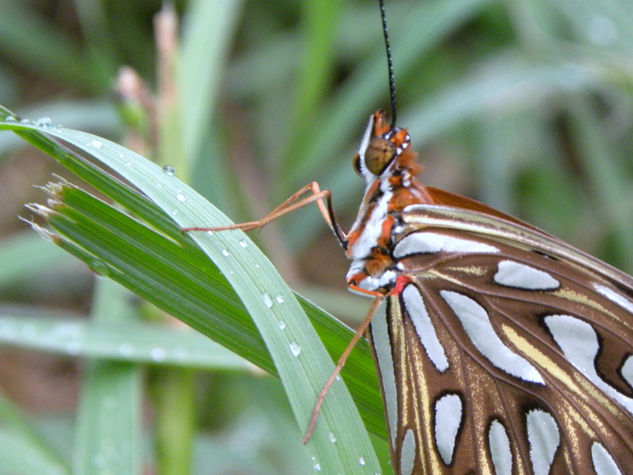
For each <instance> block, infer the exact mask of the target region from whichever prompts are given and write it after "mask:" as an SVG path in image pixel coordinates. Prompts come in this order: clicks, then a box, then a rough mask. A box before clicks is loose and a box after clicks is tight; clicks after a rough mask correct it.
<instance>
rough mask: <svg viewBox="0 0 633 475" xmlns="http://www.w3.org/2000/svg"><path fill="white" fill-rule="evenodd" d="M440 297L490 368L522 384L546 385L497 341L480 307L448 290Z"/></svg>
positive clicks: (530, 366)
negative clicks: (517, 379)
mask: <svg viewBox="0 0 633 475" xmlns="http://www.w3.org/2000/svg"><path fill="white" fill-rule="evenodd" d="M440 295H441V296H442V298H443V299H444V300H445V301H446V303H447V304H448V305H449V306H450V307H451V309H452V310H453V312H455V315H457V317H458V318H459V320H460V322H461V324H462V326H463V327H464V330H465V331H466V333H467V334H468V336H469V337H470V339H471V340H472V342H473V344H474V345H475V347H476V348H477V349H478V350H479V351H480V352H481V354H482V355H484V356H485V357H486V358H488V360H490V362H491V363H492V364H493V365H495V366H496V367H497V368H499V369H502V370H503V371H505V372H506V373H508V374H511V375H514V376H516V377H518V378H521V379H523V380H525V381H530V382H532V383H539V384H545V381H543V378H542V377H541V374H540V373H539V372H538V370H537V369H536V368H535V367H534V366H532V365H531V364H530V363H529V362H528V361H527V360H526V359H525V358H523V357H522V356H520V355H518V354H517V353H515V352H514V351H512V350H511V349H510V348H508V347H507V346H506V345H505V343H504V342H503V341H502V340H501V338H499V336H498V335H497V333H496V332H495V330H494V328H493V327H492V324H491V323H490V316H489V315H488V313H487V312H486V310H485V309H484V308H483V307H482V306H481V305H479V304H478V303H477V302H475V301H474V300H473V299H471V298H469V297H466V296H465V295H462V294H459V293H457V292H453V291H450V290H442V291H440Z"/></svg>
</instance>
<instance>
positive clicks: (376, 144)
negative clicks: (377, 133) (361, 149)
mask: <svg viewBox="0 0 633 475" xmlns="http://www.w3.org/2000/svg"><path fill="white" fill-rule="evenodd" d="M395 156H396V146H395V145H394V144H393V143H392V142H390V141H389V140H387V139H384V138H382V137H376V138H374V139H373V140H372V141H371V142H369V146H368V147H367V150H366V151H365V166H366V167H367V169H368V170H369V171H370V172H372V173H373V174H374V175H380V174H381V173H382V172H383V171H384V170H385V168H387V166H388V165H389V164H390V163H391V161H392V160H393V158H394V157H395Z"/></svg>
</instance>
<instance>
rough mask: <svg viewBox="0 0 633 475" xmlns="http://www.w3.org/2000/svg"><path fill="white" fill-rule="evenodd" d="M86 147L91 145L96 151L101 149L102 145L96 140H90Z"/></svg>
mask: <svg viewBox="0 0 633 475" xmlns="http://www.w3.org/2000/svg"><path fill="white" fill-rule="evenodd" d="M88 145H91V146H93V147H94V148H97V149H100V148H101V147H103V144H102V143H101V142H99V141H98V140H96V139H92V140H91V141H90V143H89V144H88Z"/></svg>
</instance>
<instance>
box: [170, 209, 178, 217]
mask: <svg viewBox="0 0 633 475" xmlns="http://www.w3.org/2000/svg"><path fill="white" fill-rule="evenodd" d="M169 214H170V215H172V216H176V215H177V214H178V210H177V209H172V210H171V211H170V212H169Z"/></svg>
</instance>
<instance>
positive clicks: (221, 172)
mask: <svg viewBox="0 0 633 475" xmlns="http://www.w3.org/2000/svg"><path fill="white" fill-rule="evenodd" d="M174 7H175V11H176V12H177V15H178V18H179V20H178V30H179V31H178V33H177V38H178V39H179V41H178V42H177V43H176V44H175V45H174V46H175V48H176V54H175V62H174V64H173V65H171V67H173V77H174V78H175V82H176V87H177V89H178V91H179V94H180V97H179V101H180V102H179V103H180V104H181V110H180V112H181V114H182V117H183V122H185V123H189V122H190V123H193V124H195V126H193V127H188V129H187V130H189V131H191V132H189V135H186V136H184V138H183V142H182V143H181V144H180V147H179V148H178V149H177V150H175V151H174V153H172V154H170V153H166V152H165V148H164V147H163V148H162V149H161V150H162V153H160V154H157V153H152V152H153V151H154V149H155V148H156V149H158V148H159V147H155V148H154V147H153V145H155V142H159V141H161V140H165V137H168V136H169V135H170V133H172V132H173V129H174V128H175V127H178V126H179V124H171V125H170V124H168V123H167V124H166V123H163V124H162V126H161V127H159V128H158V129H155V128H153V124H152V122H151V120H150V119H151V115H150V116H149V117H150V118H149V119H148V116H146V115H144V114H145V112H147V111H146V110H145V111H143V110H141V111H140V112H139V111H138V110H137V109H135V108H134V106H133V105H132V106H130V104H129V103H126V102H125V101H122V97H121V94H115V93H114V92H113V91H114V90H115V85H116V78H117V76H118V75H119V71H120V68H121V67H122V66H129V67H131V68H133V70H135V71H136V72H137V73H138V75H139V76H140V78H142V80H143V81H144V83H145V86H146V87H147V90H148V91H149V92H151V93H152V94H154V93H156V92H157V91H161V94H162V97H163V98H164V97H165V91H169V84H165V83H164V82H161V81H164V80H165V78H166V77H167V78H169V77H170V75H169V74H164V72H159V73H158V74H157V69H159V65H160V66H161V67H163V68H164V67H165V64H161V63H160V61H157V57H158V56H157V53H156V41H155V36H154V31H155V30H154V16H155V15H156V13H157V12H158V11H159V10H160V8H161V2H159V1H153V0H135V1H132V0H126V1H124V0H111V1H94V0H92V1H91V0H75V1H70V0H68V1H45V0H40V1H38V0H31V1H18V0H13V1H11V0H0V11H1V12H2V13H1V14H0V103H2V104H4V105H6V106H7V107H9V108H11V109H13V110H14V111H15V112H17V113H18V114H19V115H20V116H22V117H28V118H30V119H37V118H43V117H50V118H51V119H52V120H53V121H54V122H55V123H59V124H62V125H64V126H66V127H72V128H77V129H81V130H87V131H91V132H94V133H97V134H99V135H102V136H105V137H109V138H112V139H113V140H115V141H119V142H125V143H126V144H127V146H134V144H138V143H141V144H149V146H148V147H147V148H146V149H145V150H144V154H145V155H146V156H149V155H153V158H154V159H155V160H156V161H158V162H159V163H161V164H162V165H170V166H173V167H174V168H175V170H176V174H177V176H178V177H179V178H181V179H185V180H188V181H189V182H190V183H191V184H192V185H193V186H194V187H195V188H196V189H197V190H199V191H200V192H201V193H203V194H204V195H205V196H206V197H207V198H209V200H210V201H212V202H213V203H214V204H215V205H217V206H218V207H219V208H220V209H222V210H224V211H225V212H226V213H227V214H228V215H229V216H231V218H232V219H233V220H235V221H244V220H250V219H254V218H257V217H261V216H263V215H264V214H266V213H267V212H268V211H269V210H271V209H272V208H274V207H275V206H276V205H277V204H279V203H280V202H281V201H283V199H285V198H286V197H288V196H289V195H290V194H292V193H293V192H294V191H296V190H297V189H298V188H299V187H301V186H303V185H305V184H306V183H309V182H310V181H313V180H316V181H318V182H319V183H320V184H321V187H322V188H329V189H331V190H332V191H333V196H334V206H335V209H336V211H337V214H338V216H339V217H340V219H341V221H342V222H343V223H344V225H345V226H348V225H349V224H350V223H351V221H352V220H353V218H354V216H355V213H356V209H357V206H358V203H359V200H360V197H361V194H362V189H363V183H362V180H360V179H359V178H358V177H357V176H356V175H355V174H354V172H353V171H352V168H351V158H352V156H353V153H354V150H355V148H356V146H357V143H358V140H359V138H360V135H361V133H362V130H363V128H364V126H365V123H366V120H367V118H368V116H369V114H370V113H372V112H373V111H374V110H375V109H377V108H379V107H385V108H387V107H388V104H389V101H388V90H387V74H386V69H387V67H386V62H385V57H384V51H383V43H382V36H381V35H382V33H381V27H380V18H379V14H378V8H377V2H376V1H372V0H363V1H361V0H344V1H343V0H331V1H329V0H305V1H294V0H278V1H273V0H250V1H248V0H244V1H239V0H223V1H220V0H208V1H204V0H199V1H197V2H195V1H190V2H185V1H177V2H174ZM387 12H388V18H389V26H390V32H391V43H392V50H393V56H394V67H395V72H396V83H397V90H398V103H399V114H398V121H399V125H400V126H401V127H406V128H408V129H409V132H410V133H411V135H412V140H413V146H414V148H415V149H416V150H417V151H418V152H419V153H420V160H421V162H422V163H423V164H424V167H425V170H424V172H423V174H422V176H421V180H422V181H423V182H424V183H426V184H429V185H432V186H434V187H438V188H442V189H446V190H449V191H452V192H455V193H460V194H464V195H466V196H469V197H472V198H475V199H478V200H480V201H483V202H485V203H486V204H488V205H491V206H494V207H497V208H499V209H501V210H503V211H505V212H508V213H511V214H514V215H516V216H518V217H520V218H522V219H524V220H526V221H529V222H531V223H532V224H534V225H537V226H539V227H542V228H543V229H545V230H547V231H549V232H551V233H553V234H555V235H557V236H559V237H561V238H563V239H565V240H566V241H569V242H570V243H572V244H574V245H575V246H577V247H579V248H581V249H583V250H585V251H588V252H590V253H592V254H594V255H597V256H598V257H600V258H602V259H604V260H606V261H607V262H609V263H611V264H613V265H615V266H617V267H619V268H621V269H623V270H625V271H627V272H633V246H631V243H632V242H633V196H632V184H633V164H632V163H631V159H630V156H631V149H632V148H633V141H632V139H631V137H632V136H633V134H631V129H632V127H631V123H632V117H633V88H632V86H633V3H632V2H630V1H628V0H523V1H516V0H514V1H513V0H496V1H494V0H434V1H431V0H425V1H422V0H418V1H408V0H406V1H405V0H393V1H387ZM194 19H195V20H197V21H194ZM201 19H202V20H203V21H201ZM201 24H202V25H205V27H204V28H200V26H199V25H201ZM200 57H208V61H199V60H194V59H195V58H200ZM192 58H194V59H192ZM166 67H167V68H169V67H170V65H167V66H166ZM161 71H163V70H161ZM158 78H161V79H158ZM136 113H138V114H136ZM139 137H140V139H139ZM135 138H136V139H139V140H138V141H136V142H135ZM141 148H142V146H141ZM53 173H58V174H61V175H63V176H68V174H67V173H66V172H65V171H64V170H63V169H62V168H61V167H59V166H58V165H57V164H56V163H54V162H53V161H52V160H50V159H49V158H47V157H45V156H43V155H41V154H39V153H37V152H35V151H34V150H33V149H32V148H30V147H28V146H26V145H25V144H24V143H23V142H21V141H20V140H18V139H17V138H16V137H14V136H13V135H11V134H8V133H5V134H2V135H0V200H1V201H0V202H1V203H2V206H1V207H0V302H1V303H0V313H1V314H2V316H7V315H10V316H16V315H17V316H24V317H29V318H30V317H37V318H51V317H52V316H58V315H63V316H65V317H67V316H73V317H76V318H78V319H81V318H84V317H85V316H86V315H87V314H89V312H90V311H91V306H92V304H93V301H94V296H93V285H94V277H93V274H92V273H90V272H89V271H88V270H87V269H86V268H85V266H83V265H82V264H79V263H77V262H76V261H75V260H73V258H71V257H69V256H66V255H64V254H63V253H62V252H61V251H59V250H57V249H56V248H55V247H54V246H52V245H50V243H48V242H45V241H43V240H41V239H40V238H39V237H38V236H35V235H34V234H35V233H33V232H32V231H31V230H30V228H29V226H28V225H26V224H25V223H23V222H21V221H20V220H19V219H18V218H17V217H18V215H20V216H23V217H26V218H29V217H30V215H31V213H30V212H29V211H28V210H27V209H25V208H24V204H25V203H28V202H33V201H40V202H41V201H43V200H44V199H45V197H44V195H43V193H42V191H41V190H39V189H37V188H35V187H34V185H43V184H45V183H46V182H47V181H48V180H49V179H51V174H53ZM251 235H252V237H253V238H254V239H256V240H257V241H258V243H259V244H260V245H261V246H262V247H263V249H265V251H266V252H267V254H268V255H269V256H270V258H271V260H273V262H274V263H275V265H277V266H278V268H279V270H280V271H281V273H282V274H283V275H284V277H285V278H286V279H287V280H288V281H289V282H290V283H291V284H292V285H293V286H294V287H295V288H297V289H298V290H300V291H301V293H303V294H304V295H306V296H308V297H310V298H312V299H313V300H314V301H315V302H316V303H318V304H320V305H322V306H323V307H325V308H327V309H329V310H330V311H332V312H333V313H334V314H335V315H338V316H339V317H340V318H341V319H343V320H344V321H346V322H348V323H350V325H354V323H355V322H358V321H359V320H360V319H362V317H363V316H364V312H365V308H366V307H367V302H365V301H363V299H361V298H359V297H355V296H350V295H347V293H346V291H345V284H344V275H345V273H346V269H347V262H346V261H345V259H344V256H343V253H342V251H341V250H340V249H339V248H338V246H337V244H336V242H335V240H334V239H333V238H332V236H331V235H330V232H329V231H328V229H327V227H326V226H325V225H324V223H323V222H322V219H321V218H320V216H319V214H318V212H317V211H316V209H312V208H308V209H304V210H301V211H299V212H296V213H294V214H292V215H291V216H287V217H284V218H282V219H281V220H279V221H278V222H276V223H274V224H271V225H270V226H268V227H267V228H266V229H264V230H262V231H257V232H254V233H251ZM325 256H327V257H325ZM326 259H327V260H326ZM3 328H4V327H3V326H2V324H0V334H2V331H3ZM22 330H23V331H27V330H24V328H22ZM6 340H8V339H3V341H6ZM8 346H11V345H8ZM34 348H35V347H34ZM69 353H71V352H70V350H69ZM81 369H82V361H81V360H77V359H76V358H73V357H72V356H60V355H55V356H53V355H50V354H46V353H41V352H38V351H34V349H33V348H28V345H27V346H26V347H22V348H21V349H15V348H10V347H7V348H3V349H2V351H1V352H0V387H1V388H2V392H3V394H4V397H6V398H7V399H6V400H5V399H3V401H4V402H3V403H2V405H1V406H2V407H1V408H0V421H4V424H3V425H1V426H0V427H4V428H5V429H4V430H1V431H0V439H1V440H3V441H5V442H6V444H5V450H6V451H9V450H11V449H13V450H17V449H16V447H17V448H20V450H22V451H23V452H21V453H28V452H27V450H35V448H36V447H41V446H44V445H46V446H52V448H50V447H49V448H50V453H51V454H54V456H53V455H51V459H55V460H57V462H58V465H56V466H59V467H61V468H60V470H61V472H51V473H64V472H63V470H64V467H68V466H70V465H71V464H70V458H71V452H72V451H73V448H72V447H73V446H72V439H73V435H72V434H73V421H74V417H75V412H76V410H77V401H78V397H79V396H78V392H79V386H80V384H81V375H82V371H81ZM172 376H173V375H172ZM162 377H163V372H161V371H160V370H159V369H157V368H156V367H154V368H153V369H151V370H148V371H147V372H146V373H145V383H146V386H147V388H148V390H147V391H146V392H145V396H144V401H145V402H144V409H143V410H144V414H145V416H144V419H145V422H146V425H147V427H148V436H147V448H146V450H145V453H146V454H147V455H146V456H145V458H144V460H143V470H144V471H145V472H144V473H155V472H156V473H187V471H186V469H184V468H183V466H182V465H177V466H178V467H179V468H176V469H173V468H172V469H170V468H169V467H170V462H169V461H165V460H164V459H163V458H161V451H160V447H161V445H160V443H159V442H156V438H155V437H154V436H152V435H151V434H152V433H153V432H152V429H151V428H152V427H153V426H154V423H155V414H156V412H157V407H161V404H164V403H165V402H164V399H161V396H160V392H161V378H162ZM184 380H186V383H185V384H186V385H187V387H188V388H189V390H190V394H191V395H192V399H191V400H192V408H191V410H190V412H188V414H189V415H190V416H191V415H192V414H195V422H194V423H192V424H190V426H191V427H192V428H191V431H192V433H193V434H194V461H193V464H192V467H191V471H192V473H209V467H210V466H213V467H214V468H213V471H212V473H221V474H225V473H226V474H238V473H262V474H265V473H301V470H303V471H306V472H310V471H311V468H312V467H311V465H310V461H309V457H307V456H306V455H305V454H304V453H303V452H302V451H301V450H300V449H299V450H296V451H295V450H288V447H295V446H296V447H297V448H298V447H299V442H298V437H299V433H298V431H297V429H296V424H295V423H294V422H293V420H292V418H291V416H290V414H289V412H288V408H287V404H286V402H285V396H284V395H283V392H282V391H281V389H280V387H279V384H278V383H277V381H276V380H274V379H272V378H270V377H265V376H262V375H254V374H252V371H246V370H244V369H235V370H233V371H227V370H223V371H218V372H209V371H205V372H195V373H194V372H193V371H192V372H191V374H188V375H187V376H186V377H185V378H184ZM157 394H158V395H157ZM253 395H255V397H254V396H253ZM9 400H11V401H13V403H14V404H15V405H17V406H19V407H20V408H21V410H20V409H17V408H16V407H13V405H12V404H10V403H9V402H8V401H9ZM210 401H212V404H211V403H210ZM211 408H213V409H211ZM16 414H20V417H25V418H26V420H27V421H28V423H29V424H32V428H33V430H36V431H37V434H38V435H37V440H38V441H39V442H38V444H39V445H38V444H35V445H34V446H32V447H29V446H28V444H26V446H23V445H20V444H21V443H25V442H24V440H31V439H18V438H16V437H15V434H14V432H11V431H9V430H8V429H6V428H7V427H10V426H11V425H10V424H9V425H8V426H7V424H6V421H7V420H12V418H14V417H17V416H16ZM191 417H194V416H191ZM163 427H164V426H163ZM159 437H160V436H159ZM32 440H35V439H32ZM7 441H8V442H7ZM0 445H2V444H0ZM156 447H159V450H157V449H156ZM3 459H4V458H3V457H0V474H1V473H11V474H13V473H18V472H16V471H14V470H15V466H12V465H10V464H8V463H4V464H3V461H2V460H3ZM211 460H213V462H212V465H211V462H210V461H211ZM57 462H56V463H57ZM50 463H51V464H52V463H53V462H50ZM171 463H173V462H171ZM297 467H304V468H301V469H298V468H297ZM23 469H24V468H23ZM170 470H171V471H170ZM179 470H184V471H179ZM23 473H29V471H28V470H26V471H24V472H23ZM30 473H34V472H30Z"/></svg>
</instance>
